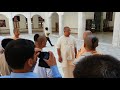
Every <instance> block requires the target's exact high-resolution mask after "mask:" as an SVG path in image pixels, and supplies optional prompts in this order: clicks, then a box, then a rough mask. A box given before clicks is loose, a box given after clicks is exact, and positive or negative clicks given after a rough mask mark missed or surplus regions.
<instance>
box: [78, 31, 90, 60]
mask: <svg viewBox="0 0 120 90" xmlns="http://www.w3.org/2000/svg"><path fill="white" fill-rule="evenodd" d="M88 35H92V32H91V31H89V30H88V31H85V32H84V33H83V40H84V39H85V38H86V37H87V36H88ZM84 52H85V47H84V44H82V47H81V48H80V50H78V53H77V56H76V58H79V57H80V56H81V55H82V54H83V53H84Z"/></svg>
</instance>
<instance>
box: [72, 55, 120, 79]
mask: <svg viewBox="0 0 120 90" xmlns="http://www.w3.org/2000/svg"><path fill="white" fill-rule="evenodd" d="M73 75H74V77H75V78H120V61H119V60H117V59H116V58H114V57H112V56H110V55H92V56H87V57H85V58H83V59H81V60H80V61H79V62H78V63H77V64H76V66H75V69H74V71H73Z"/></svg>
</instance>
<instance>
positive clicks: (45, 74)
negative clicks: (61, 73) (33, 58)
mask: <svg viewBox="0 0 120 90" xmlns="http://www.w3.org/2000/svg"><path fill="white" fill-rule="evenodd" d="M38 64H39V58H38V60H37V63H36V65H35V68H34V70H33V72H34V73H36V74H38V76H39V78H52V71H51V69H49V68H44V67H40V66H38Z"/></svg>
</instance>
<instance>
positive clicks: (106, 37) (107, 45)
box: [2, 33, 120, 75]
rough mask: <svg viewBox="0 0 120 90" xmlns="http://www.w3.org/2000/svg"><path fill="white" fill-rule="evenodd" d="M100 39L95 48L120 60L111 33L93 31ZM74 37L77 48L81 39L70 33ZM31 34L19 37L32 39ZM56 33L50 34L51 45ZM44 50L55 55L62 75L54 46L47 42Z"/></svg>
mask: <svg viewBox="0 0 120 90" xmlns="http://www.w3.org/2000/svg"><path fill="white" fill-rule="evenodd" d="M94 34H95V35H96V36H97V37H98V38H99V40H100V43H99V46H98V47H97V50H98V51H100V52H102V53H103V54H108V55H112V56H114V57H116V58H117V59H119V60H120V48H119V47H113V46H112V44H111V42H112V33H94ZM72 35H73V36H74V37H75V38H76V42H77V49H79V48H80V47H81V45H82V42H83V41H82V40H80V39H78V38H77V34H72ZM2 36H4V37H11V36H9V35H2ZM33 36H34V34H32V35H28V34H21V35H20V37H21V38H26V39H30V40H33ZM58 38H59V37H58V33H57V34H55V33H53V35H50V39H51V42H52V43H53V45H55V44H56V42H57V40H58ZM44 50H45V51H52V52H53V53H54V55H55V57H56V60H57V64H58V68H59V71H60V73H61V74H62V75H63V72H62V69H61V64H60V63H59V62H58V55H57V50H56V48H55V46H54V47H51V46H50V44H49V43H48V42H47V45H46V47H45V48H44Z"/></svg>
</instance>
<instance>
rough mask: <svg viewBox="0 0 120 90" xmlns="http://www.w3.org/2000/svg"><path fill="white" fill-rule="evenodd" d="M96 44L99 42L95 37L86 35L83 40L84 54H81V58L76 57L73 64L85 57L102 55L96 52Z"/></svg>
mask: <svg viewBox="0 0 120 90" xmlns="http://www.w3.org/2000/svg"><path fill="white" fill-rule="evenodd" d="M98 42H99V40H98V38H97V37H96V36H94V35H88V36H87V37H86V38H85V39H84V48H85V51H84V53H82V54H81V56H80V57H78V58H77V59H76V60H75V61H74V62H73V63H74V64H77V63H78V61H79V60H81V59H82V58H84V57H85V56H89V55H96V54H102V53H100V52H98V51H96V47H97V46H98Z"/></svg>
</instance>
